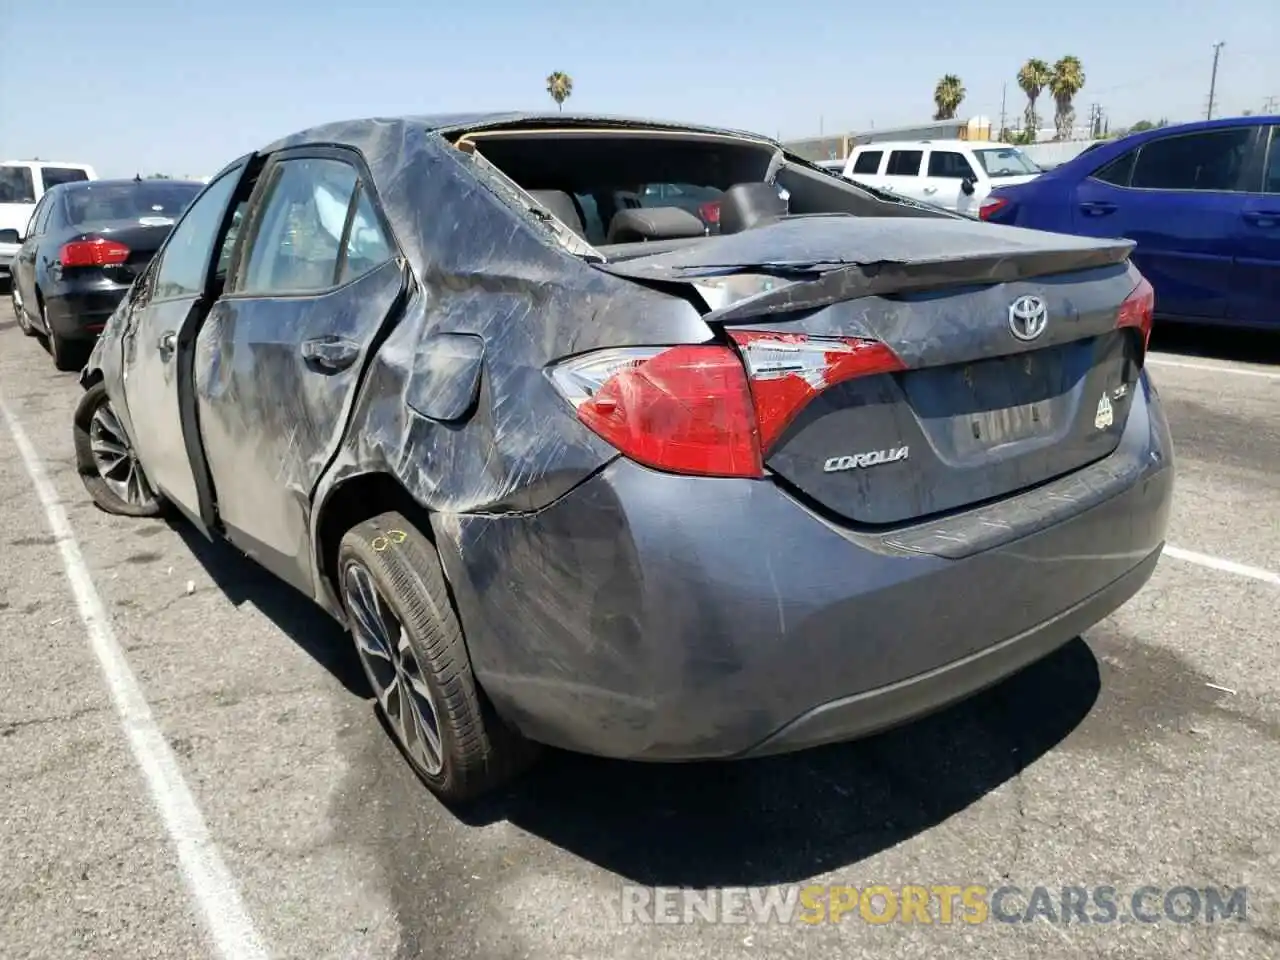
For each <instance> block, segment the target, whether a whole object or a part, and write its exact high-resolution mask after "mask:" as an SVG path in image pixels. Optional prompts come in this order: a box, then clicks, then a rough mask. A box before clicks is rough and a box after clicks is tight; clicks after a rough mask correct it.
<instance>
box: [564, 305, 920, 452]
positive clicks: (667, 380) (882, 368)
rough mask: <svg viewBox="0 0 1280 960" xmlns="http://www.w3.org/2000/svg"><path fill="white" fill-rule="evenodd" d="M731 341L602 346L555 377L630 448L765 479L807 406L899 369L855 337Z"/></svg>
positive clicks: (592, 419)
mask: <svg viewBox="0 0 1280 960" xmlns="http://www.w3.org/2000/svg"><path fill="white" fill-rule="evenodd" d="M730 337H731V339H732V340H733V342H734V346H736V347H737V350H738V351H740V353H739V352H735V351H734V349H733V348H731V347H728V346H720V345H714V344H699V345H690V346H679V347H633V348H625V349H617V350H601V351H598V352H596V353H589V354H585V355H584V356H581V357H575V358H573V359H571V360H567V361H565V362H563V363H560V364H557V365H556V366H555V367H553V368H552V370H551V378H552V380H553V382H554V383H555V384H556V386H557V388H558V389H559V390H560V392H561V393H562V394H563V395H564V397H565V398H566V399H567V400H568V401H569V402H570V403H571V404H573V406H574V408H575V410H576V411H577V414H578V419H579V420H580V421H581V422H582V423H583V424H585V425H586V426H588V427H590V428H591V430H592V431H594V432H595V433H596V434H597V435H598V436H600V437H601V438H602V439H603V440H606V441H607V442H608V443H610V444H611V445H613V446H614V447H616V448H617V449H618V450H619V451H620V452H621V453H622V454H624V455H625V456H627V457H628V458H630V459H632V460H635V461H636V462H637V463H643V464H645V465H646V466H650V467H654V468H655V469H658V470H665V471H667V472H669V473H683V474H696V475H700V476H719V477H761V476H763V475H764V458H765V456H766V455H767V454H768V453H769V451H770V450H771V449H772V448H773V447H774V446H775V444H776V443H777V442H778V440H779V438H780V437H781V436H782V435H783V433H784V432H785V431H786V429H787V427H788V426H790V425H791V423H792V422H793V421H794V420H795V418H796V416H797V415H798V414H799V413H800V411H801V410H803V409H804V408H805V406H806V405H807V404H808V403H809V402H810V401H811V400H813V399H814V398H815V397H816V396H818V394H820V393H821V392H822V391H823V390H826V389H827V388H829V387H833V386H835V385H836V384H839V383H843V382H845V381H846V380H851V379H853V378H854V377H862V376H871V375H874V374H880V373H894V372H896V371H899V370H902V369H903V363H902V361H901V360H900V359H899V358H898V356H897V355H896V354H895V353H894V352H893V351H892V350H891V349H890V348H889V347H888V346H887V345H886V344H883V343H880V342H879V341H875V340H861V339H856V338H849V337H811V336H808V335H805V334H792V333H783V332H775V331H768V330H741V331H733V332H731V333H730Z"/></svg>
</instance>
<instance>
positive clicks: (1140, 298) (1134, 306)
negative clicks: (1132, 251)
mask: <svg viewBox="0 0 1280 960" xmlns="http://www.w3.org/2000/svg"><path fill="white" fill-rule="evenodd" d="M1155 312H1156V292H1155V290H1154V289H1153V288H1152V286H1151V284H1150V283H1149V282H1148V281H1147V278H1146V277H1142V278H1140V279H1139V280H1138V285H1137V286H1136V287H1134V288H1133V292H1132V293H1130V294H1129V296H1127V297H1125V298H1124V303H1122V304H1120V312H1119V313H1118V314H1117V315H1116V328H1117V329H1124V328H1125V327H1133V328H1134V329H1135V330H1137V331H1138V333H1139V335H1140V336H1141V337H1142V349H1143V352H1144V353H1145V352H1146V349H1147V347H1148V345H1149V344H1150V343H1151V327H1152V325H1153V322H1154V320H1155Z"/></svg>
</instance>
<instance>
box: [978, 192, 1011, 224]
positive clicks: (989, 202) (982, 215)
mask: <svg viewBox="0 0 1280 960" xmlns="http://www.w3.org/2000/svg"><path fill="white" fill-rule="evenodd" d="M1007 206H1009V200H1008V199H1007V198H1005V197H987V198H986V199H985V200H983V201H982V203H981V204H980V205H979V206H978V218H979V219H981V220H990V219H991V218H992V217H994V216H995V215H996V214H997V213H999V212H1000V211H1001V210H1003V209H1005V208H1006V207H1007Z"/></svg>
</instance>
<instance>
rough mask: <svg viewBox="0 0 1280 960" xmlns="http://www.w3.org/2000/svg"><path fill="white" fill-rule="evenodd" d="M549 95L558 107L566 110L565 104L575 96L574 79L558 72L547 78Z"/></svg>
mask: <svg viewBox="0 0 1280 960" xmlns="http://www.w3.org/2000/svg"><path fill="white" fill-rule="evenodd" d="M547 93H549V94H550V95H551V99H552V100H554V101H555V102H556V106H557V107H559V108H560V109H561V110H563V109H564V102H565V101H566V100H568V99H569V98H570V97H571V96H573V77H571V76H569V75H568V74H567V73H562V72H560V71H559V70H557V71H556V72H555V73H553V74H550V75H549V76H548V77H547Z"/></svg>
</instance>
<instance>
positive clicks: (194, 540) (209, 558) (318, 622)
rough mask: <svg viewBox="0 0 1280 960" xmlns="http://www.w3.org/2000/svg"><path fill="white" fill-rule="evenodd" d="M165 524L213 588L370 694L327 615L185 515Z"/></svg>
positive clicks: (350, 687)
mask: <svg viewBox="0 0 1280 960" xmlns="http://www.w3.org/2000/svg"><path fill="white" fill-rule="evenodd" d="M169 527H170V528H171V529H172V530H173V531H174V532H175V533H177V534H178V536H180V537H181V538H182V541H183V543H185V544H186V545H187V548H188V549H189V550H190V551H191V553H192V554H193V555H194V556H195V558H196V559H197V560H198V561H199V562H200V565H201V566H202V567H204V569H205V570H206V572H208V574H209V576H210V577H211V578H212V579H213V582H214V583H215V584H216V585H217V587H218V589H219V590H221V591H222V592H223V594H225V595H226V597H227V599H228V600H230V601H231V602H232V603H233V604H235V605H236V606H237V607H238V606H240V605H241V604H243V603H250V604H252V605H253V606H254V607H255V608H257V609H258V610H260V611H261V612H262V613H263V615H264V616H266V617H267V619H269V620H270V621H271V622H272V623H273V624H275V625H276V626H277V627H278V628H279V629H280V630H281V631H283V632H284V633H285V635H286V636H288V637H289V638H290V639H292V640H293V642H294V643H296V644H297V645H298V646H299V647H301V648H302V649H303V651H305V652H306V653H307V654H308V655H309V656H311V657H312V659H314V660H315V661H316V662H317V663H319V664H320V665H321V666H322V667H324V668H325V669H326V670H328V671H329V672H330V673H331V674H333V676H334V677H335V678H336V679H337V680H338V682H339V683H341V684H342V686H343V687H344V688H346V690H347V691H348V692H350V693H353V694H355V695H356V696H358V697H362V698H366V699H367V698H370V697H372V696H373V691H372V690H371V689H370V687H369V681H368V678H366V677H365V675H364V669H363V668H362V667H361V666H360V658H359V657H358V656H357V655H356V652H355V647H354V646H353V645H352V643H351V641H350V639H349V638H348V637H347V634H346V631H344V630H343V629H342V627H341V625H339V624H338V623H337V622H336V621H335V620H334V619H333V618H332V617H330V616H329V615H328V614H327V613H325V612H324V611H323V610H321V609H320V607H318V606H317V605H316V604H315V603H314V602H313V601H312V600H311V598H310V597H307V596H304V595H303V594H301V593H299V592H298V591H297V590H294V589H293V588H292V587H290V586H288V585H287V584H286V583H284V582H283V581H282V580H280V579H279V578H277V577H276V576H274V575H273V574H271V573H268V572H267V571H266V570H265V569H263V568H262V567H260V566H258V564H256V563H254V562H253V561H252V560H250V559H249V558H248V557H246V556H245V555H244V554H243V553H241V552H240V551H239V550H237V549H236V548H235V547H233V546H231V544H229V543H227V542H226V541H225V540H207V539H206V538H205V537H204V536H202V535H201V533H200V532H199V531H198V530H197V529H196V528H195V527H193V526H192V525H191V524H190V523H188V522H187V521H185V520H170V521H169Z"/></svg>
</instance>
